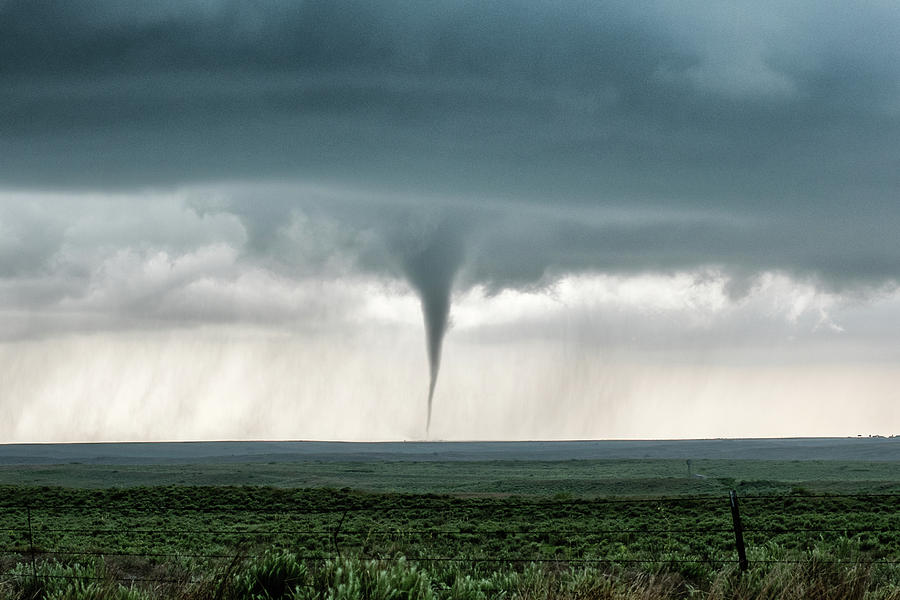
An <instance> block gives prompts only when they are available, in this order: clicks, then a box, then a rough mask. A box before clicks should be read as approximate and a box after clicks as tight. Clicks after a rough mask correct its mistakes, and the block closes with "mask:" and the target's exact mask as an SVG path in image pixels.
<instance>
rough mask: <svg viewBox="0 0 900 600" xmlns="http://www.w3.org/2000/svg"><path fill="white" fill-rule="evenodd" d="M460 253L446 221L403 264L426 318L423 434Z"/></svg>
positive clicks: (408, 255) (427, 422)
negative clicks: (425, 411)
mask: <svg viewBox="0 0 900 600" xmlns="http://www.w3.org/2000/svg"><path fill="white" fill-rule="evenodd" d="M462 254H463V253H462V243H461V240H460V238H459V235H458V234H457V233H456V232H455V230H454V228H452V227H451V226H450V225H449V224H446V223H445V224H443V225H441V226H438V227H436V228H435V229H434V230H433V231H431V232H429V235H427V236H426V238H425V239H423V240H422V243H421V244H419V245H418V246H417V247H416V248H414V249H412V251H410V252H408V253H407V255H406V257H405V260H404V265H403V267H404V270H405V272H406V277H407V279H408V280H409V282H410V284H411V285H412V287H413V289H415V291H416V293H417V294H418V295H419V300H420V301H421V303H422V316H423V318H424V320H425V346H426V351H427V354H428V367H429V371H430V372H429V375H430V376H429V383H428V416H427V420H426V422H425V433H426V435H427V434H428V431H429V429H430V428H431V407H432V402H433V400H434V389H435V386H436V385H437V378H438V372H439V371H440V368H441V348H442V346H443V343H444V334H445V333H446V331H447V321H448V319H449V317H450V294H451V292H452V291H453V280H454V278H455V277H456V273H457V271H458V270H459V267H460V264H461V263H462Z"/></svg>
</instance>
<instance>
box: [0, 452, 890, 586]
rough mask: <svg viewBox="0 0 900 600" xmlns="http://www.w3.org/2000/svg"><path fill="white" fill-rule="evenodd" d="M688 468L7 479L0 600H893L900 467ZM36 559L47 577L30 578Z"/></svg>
mask: <svg viewBox="0 0 900 600" xmlns="http://www.w3.org/2000/svg"><path fill="white" fill-rule="evenodd" d="M691 468H692V472H693V474H695V475H696V474H700V475H703V477H688V473H687V465H686V463H685V462H684V461H683V460H664V459H627V460H570V461H481V462H472V461H448V462H436V461H429V462H412V461H405V462H378V461H353V462H349V461H348V462H338V461H322V462H315V461H306V462H297V463H290V462H277V461H275V462H272V463H271V464H269V463H260V462H257V463H245V464H244V463H234V464H216V463H207V464H184V465H177V464H176V465H141V466H137V465H84V464H66V465H32V466H16V467H3V468H0V548H2V551H0V554H2V557H0V599H2V598H14V599H17V600H20V599H24V598H48V599H49V598H53V599H57V598H58V599H62V598H70V599H72V600H81V599H94V598H98V599H99V598H129V599H135V600H143V599H145V598H147V599H149V598H173V599H174V598H204V599H205V598H209V599H210V600H212V599H213V598H219V599H222V600H224V599H230V600H238V599H244V598H310V599H311V598H322V599H324V598H334V599H337V598H347V599H350V598H368V599H382V598H383V599H385V600H388V599H396V598H422V599H444V598H446V599H451V598H452V599H469V598H471V599H473V600H474V599H485V600H486V599H488V598H520V599H522V600H525V599H526V598H527V599H536V598H547V599H549V598H556V599H564V598H582V599H589V598H605V599H614V598H621V599H630V598H643V599H647V600H653V599H657V598H658V599H660V600H661V599H664V598H705V599H710V600H713V599H719V598H721V599H725V598H735V599H743V598H747V599H750V598H753V599H763V598H773V599H781V598H783V599H788V598H791V599H793V598H797V599H800V598H834V599H835V600H837V599H839V598H840V599H844V598H847V599H863V598H870V599H887V598H897V599H900V565H897V564H895V563H897V562H898V561H900V496H897V495H894V494H897V493H900V468H898V464H897V463H896V462H861V461H766V460H730V459H728V460H726V459H706V460H694V461H692V464H691ZM188 484H190V485H188ZM729 489H736V490H738V492H739V496H740V498H741V511H742V516H743V520H744V526H745V528H746V531H745V537H746V541H747V551H748V555H749V558H750V561H751V569H750V571H749V572H748V573H745V574H743V575H739V574H738V573H737V571H736V566H735V564H736V558H737V557H736V551H735V549H734V536H733V531H732V529H731V526H732V522H731V513H730V507H729V504H728V497H727V492H728V490H729ZM872 493H875V494H880V495H878V496H846V495H843V496H841V495H840V494H872ZM29 517H30V519H31V524H32V527H31V530H30V532H29V529H28V519H29ZM29 534H30V535H29ZM32 549H34V550H35V569H36V571H37V572H38V573H39V574H43V575H52V577H46V578H40V577H39V578H38V579H37V580H34V579H32V578H31V576H30V573H31V563H30V557H31V550H32ZM82 577H88V579H82ZM122 579H125V581H124V582H123V581H122ZM160 580H164V581H160Z"/></svg>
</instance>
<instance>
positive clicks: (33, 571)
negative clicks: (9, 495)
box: [25, 506, 37, 583]
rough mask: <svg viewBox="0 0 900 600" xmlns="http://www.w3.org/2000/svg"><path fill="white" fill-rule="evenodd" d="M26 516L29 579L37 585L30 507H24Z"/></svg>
mask: <svg viewBox="0 0 900 600" xmlns="http://www.w3.org/2000/svg"><path fill="white" fill-rule="evenodd" d="M25 512H26V514H27V515H28V552H29V554H31V578H32V579H33V580H34V581H35V583H37V568H36V567H35V564H34V530H33V529H32V528H31V506H26V507H25Z"/></svg>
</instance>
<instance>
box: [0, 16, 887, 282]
mask: <svg viewBox="0 0 900 600" xmlns="http://www.w3.org/2000/svg"><path fill="white" fill-rule="evenodd" d="M898 26H900V9H898V8H897V6H896V3H892V2H883V3H878V2H873V3H866V4H865V5H860V6H856V5H854V6H852V7H851V6H849V5H846V4H845V3H824V4H823V3H821V2H795V3H790V4H788V5H786V4H784V3H782V2H771V3H767V2H763V3H758V2H756V3H747V4H744V5H733V4H729V5H727V6H726V5H710V4H709V3H705V2H654V3H646V4H635V3H632V2H612V3H595V2H570V3H558V2H543V1H537V0H527V1H526V0H521V1H512V2H510V1H504V2H465V1H460V2H452V3H449V2H418V1H416V2H414V1H408V2H403V1H399V0H398V1H393V2H378V3H371V2H363V1H351V0H343V1H337V2H335V1H309V2H303V3H297V2H271V3H258V4H257V3H247V2H230V1H220V2H183V1H179V2H153V3H149V4H148V3H140V2H118V1H117V2H112V1H109V2H91V3H82V2H67V1H62V0H60V1H57V2H53V1H38V2H34V1H25V0H21V1H20V0H7V1H6V2H3V3H2V4H0V78H2V79H0V182H2V183H3V184H4V186H5V187H7V188H10V187H19V188H21V187H24V188H57V189H70V188H72V187H75V188H79V189H87V190H104V189H106V190H118V191H122V190H124V191H129V190H135V189H141V188H146V187H150V188H158V187H172V186H178V185H183V184H192V183H203V182H217V181H223V180H228V181H237V182H243V183H247V182H253V181H278V180H281V181H286V180H298V181H307V182H308V181H314V182H322V183H323V184H326V185H331V184H334V185H335V188H336V189H342V190H349V192H348V193H347V194H345V195H341V193H326V194H315V193H310V192H309V189H308V188H302V189H300V190H293V191H292V190H291V189H290V186H285V187H284V188H282V190H281V191H280V192H278V193H272V192H267V191H248V192H244V193H235V194H231V195H229V196H228V197H227V198H225V199H224V200H223V199H221V198H220V199H219V200H218V201H216V202H213V203H212V204H211V205H210V206H205V207H204V206H199V208H197V206H198V204H196V203H195V204H193V205H192V206H195V208H196V210H198V211H199V213H198V214H223V213H225V214H228V213H230V214H234V215H237V216H238V217H239V218H240V220H241V222H242V223H243V225H244V228H245V230H246V232H247V235H248V245H247V248H248V251H250V252H251V253H255V254H259V255H271V256H275V257H276V258H278V259H279V261H280V262H281V263H291V262H292V257H291V256H289V253H288V248H287V247H286V246H285V244H284V243H281V245H279V240H281V242H284V240H285V239H286V237H289V233H290V231H289V228H287V226H286V224H287V223H290V222H292V217H291V215H292V214H295V213H296V211H297V210H298V209H299V210H301V211H306V212H310V211H312V212H313V213H319V214H322V215H324V216H323V218H326V219H330V220H333V221H334V222H335V223H337V224H338V225H337V229H338V230H340V231H341V232H342V233H340V234H335V235H334V236H331V238H330V239H328V240H323V241H322V250H321V252H322V254H323V255H327V254H329V253H331V252H333V251H341V250H342V249H346V247H345V245H346V244H350V245H351V246H353V247H354V249H355V251H357V252H358V257H357V259H356V266H357V268H361V269H364V270H365V269H373V268H374V269H379V270H383V269H385V268H389V269H393V272H394V273H397V274H400V273H402V272H403V261H404V260H405V259H404V258H402V257H401V258H400V259H399V261H395V262H394V263H392V262H391V259H390V258H389V254H390V251H389V250H390V248H391V247H392V244H394V241H393V240H395V239H396V237H397V230H401V235H400V237H404V236H406V237H407V238H412V239H415V236H416V235H417V233H416V228H417V227H418V226H419V225H417V224H419V223H421V222H422V220H423V219H425V220H428V219H432V218H436V217H434V215H449V217H448V218H449V219H450V220H449V221H448V222H452V223H454V224H456V226H458V227H460V228H461V229H462V230H464V231H465V236H466V240H467V243H468V249H467V254H466V255H467V258H468V261H467V266H466V267H465V268H464V270H463V274H462V276H461V280H460V281H462V282H463V283H465V282H470V283H471V282H487V283H489V284H492V285H496V286H499V287H502V286H507V285H521V284H530V283H533V282H535V281H537V280H540V278H541V277H543V276H544V275H545V274H546V273H547V272H548V271H550V272H556V271H560V272H565V271H578V270H584V269H587V270H594V269H601V270H611V271H621V270H644V269H654V270H656V269H660V270H665V269H672V268H681V267H690V266H694V265H700V264H710V263H712V264H723V265H726V266H730V267H732V268H734V269H735V270H736V272H743V271H749V272H752V271H754V270H758V269H768V268H778V269H785V270H789V271H797V272H803V273H814V274H816V275H818V276H821V277H823V278H824V279H826V280H828V281H831V282H846V281H851V282H852V281H856V282H860V281H862V282H867V283H872V282H884V281H889V280H893V279H894V278H895V277H896V275H897V272H898V266H900V248H898V243H897V241H896V239H897V238H896V235H895V231H896V230H897V227H898V225H900V208H898V202H897V198H896V196H897V191H898V189H900V175H898V173H900V169H898V166H900V143H898V141H897V140H898V139H900V135H898V134H900V101H898V93H897V92H898V83H900V68H898V66H897V65H898V64H900V39H898V38H897V36H896V35H895V32H896V29H897V27H898ZM251 187H252V186H251ZM199 204H200V205H202V204H203V203H202V202H201V203H199ZM204 211H208V212H204ZM216 211H218V213H216ZM26 216H27V215H26ZM29 222H30V221H28V219H27V218H25V217H23V220H22V221H20V222H18V223H21V225H19V224H17V225H16V227H28V223H29ZM38 227H39V231H36V232H35V233H34V234H28V233H27V230H25V229H19V230H18V231H19V232H20V233H21V234H22V235H23V236H25V237H28V238H29V240H30V241H29V242H28V244H24V243H23V244H19V245H15V244H12V243H11V242H6V244H7V246H4V251H5V252H4V254H5V255H4V257H3V261H2V264H0V268H2V269H3V272H4V273H5V274H7V276H13V275H14V274H16V273H22V272H25V271H28V270H33V269H34V268H36V265H39V264H40V261H41V259H42V257H46V256H49V255H52V250H53V248H54V247H55V246H54V245H58V244H59V243H61V242H60V240H61V233H60V232H59V229H54V228H53V227H52V226H51V227H46V226H44V225H40V226H38ZM373 231H374V232H376V234H377V236H379V237H380V238H381V239H382V242H383V244H382V245H383V246H385V247H387V248H388V251H384V252H382V250H384V248H382V249H381V250H379V249H378V248H375V247H374V246H372V245H371V244H369V243H368V242H366V243H364V244H363V245H362V246H358V245H357V244H358V243H359V241H360V240H361V239H363V238H365V239H368V236H369V234H370V233H371V232H373ZM148 235H150V234H148ZM329 243H334V244H337V246H336V247H330V246H328V244H329ZM401 245H402V244H401ZM376 246H377V244H376ZM386 257H387V258H386ZM282 268H287V267H284V265H282Z"/></svg>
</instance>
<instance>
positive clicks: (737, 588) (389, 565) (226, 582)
mask: <svg viewBox="0 0 900 600" xmlns="http://www.w3.org/2000/svg"><path fill="white" fill-rule="evenodd" d="M848 551H849V552H851V553H852V551H853V549H852V548H850V549H849V550H848ZM785 556H786V554H785V552H784V551H783V550H782V549H781V548H778V547H771V548H767V549H764V550H763V551H760V552H758V553H757V556H755V557H754V558H755V561H756V562H755V564H754V566H752V568H751V569H750V570H749V571H748V572H746V573H743V574H741V573H739V572H738V571H737V569H736V568H735V567H733V566H728V567H725V568H721V569H719V570H718V571H715V572H710V573H709V574H708V577H705V578H704V579H702V580H696V579H691V578H690V577H689V576H686V575H685V574H684V573H679V572H677V571H676V570H671V569H670V568H669V567H667V566H665V565H663V566H659V567H658V568H655V569H650V568H649V567H648V568H629V567H625V566H615V565H612V566H609V567H608V568H591V567H588V568H567V567H563V566H553V565H547V564H540V565H538V564H529V565H524V566H523V567H521V568H512V567H510V568H496V569H472V568H470V567H469V566H468V565H464V564H457V563H444V564H434V565H429V566H428V567H427V568H423V567H421V566H419V565H416V564H414V563H412V562H408V561H406V560H403V559H399V560H392V561H373V560H368V561H366V560H359V559H356V558H343V559H335V560H327V561H322V562H318V561H316V562H304V561H303V560H302V559H301V558H300V557H299V556H298V555H296V554H294V553H291V552H286V551H270V552H267V553H265V554H263V555H261V556H258V557H255V558H251V559H248V560H245V561H243V562H241V563H236V564H233V565H232V566H230V567H227V568H223V569H222V570H220V571H218V572H215V573H210V572H200V573H186V572H180V571H178V572H173V573H171V574H170V575H171V576H172V577H173V578H174V579H175V582H174V583H147V582H132V583H125V582H121V581H118V580H116V577H118V576H121V572H120V571H119V570H118V567H117V565H115V563H110V562H106V561H103V560H96V561H93V562H87V563H72V564H63V563H59V562H48V563H45V564H42V565H41V566H40V567H41V568H40V571H41V573H42V574H43V575H46V577H39V578H38V579H37V580H34V579H32V578H31V576H30V573H31V566H30V565H28V564H18V565H16V566H15V567H13V568H12V569H11V570H9V571H7V572H6V573H5V574H4V575H3V576H2V581H3V583H0V599H3V600H7V599H8V600H26V599H27V600H41V599H43V600H101V599H112V600H152V599H164V600H274V599H285V600H492V599H494V598H503V599H506V600H594V599H596V600H670V599H691V600H693V599H703V600H807V599H810V600H811V599H816V600H900V567H898V566H897V565H866V564H863V563H859V562H852V561H851V562H836V561H843V560H846V557H842V556H833V555H832V556H827V557H825V556H821V555H817V554H816V551H815V550H813V551H812V552H810V553H809V554H808V555H807V556H806V557H805V558H806V559H807V560H803V561H801V562H795V563H790V562H778V563H776V562H764V561H775V560H784V559H785ZM795 558H797V557H796V556H795Z"/></svg>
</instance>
